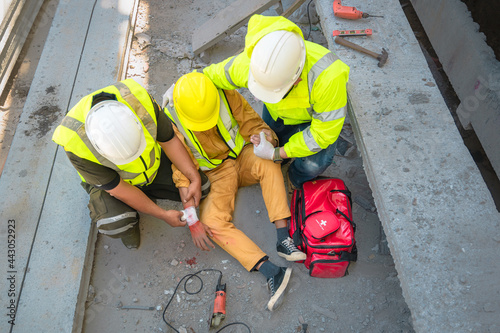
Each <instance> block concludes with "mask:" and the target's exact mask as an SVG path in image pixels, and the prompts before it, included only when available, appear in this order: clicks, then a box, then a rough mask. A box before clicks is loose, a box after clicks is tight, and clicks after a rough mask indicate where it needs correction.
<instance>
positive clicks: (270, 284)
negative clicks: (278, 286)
mask: <svg viewBox="0 0 500 333" xmlns="http://www.w3.org/2000/svg"><path fill="white" fill-rule="evenodd" d="M268 287H269V290H271V296H273V295H274V277H272V278H270V279H269V282H268Z"/></svg>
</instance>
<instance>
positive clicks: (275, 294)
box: [267, 267, 292, 311]
mask: <svg viewBox="0 0 500 333" xmlns="http://www.w3.org/2000/svg"><path fill="white" fill-rule="evenodd" d="M290 275H292V268H291V267H288V268H287V267H280V271H279V273H278V274H276V275H275V276H273V277H272V278H270V279H268V280H267V287H268V288H269V291H270V292H271V299H270V300H269V302H267V308H268V309H269V311H275V310H276V309H278V308H279V307H280V305H281V304H282V303H283V298H284V296H285V289H286V286H287V285H288V282H289V281H290Z"/></svg>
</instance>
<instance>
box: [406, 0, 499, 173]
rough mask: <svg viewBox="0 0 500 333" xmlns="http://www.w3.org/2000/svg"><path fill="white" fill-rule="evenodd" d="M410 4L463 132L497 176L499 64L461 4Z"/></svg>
mask: <svg viewBox="0 0 500 333" xmlns="http://www.w3.org/2000/svg"><path fill="white" fill-rule="evenodd" d="M412 4H413V7H414V8H415V11H416V12H417V14H418V16H419V18H420V22H421V23H422V25H423V27H424V29H425V32H426V34H427V36H428V37H429V40H430V42H431V43H432V46H433V48H434V50H435V51H436V54H437V55H438V56H439V61H440V62H441V64H442V65H443V69H444V70H445V72H446V75H447V76H448V78H449V80H450V82H451V84H452V85H453V88H454V89H455V92H456V93H457V95H458V97H459V98H460V101H461V103H460V105H459V107H458V109H457V115H458V117H459V119H460V122H461V123H462V125H463V127H464V128H466V129H470V128H471V126H472V128H474V131H475V133H476V135H477V136H478V138H479V140H480V141H481V145H482V146H483V148H484V151H485V152H486V154H487V155H488V158H489V160H490V162H491V165H492V166H493V168H494V169H495V172H496V174H497V176H498V177H500V150H499V149H498V142H500V131H499V130H498V129H499V128H500V62H499V61H498V60H497V59H496V58H495V54H494V52H493V50H492V49H491V47H490V46H488V44H486V39H485V37H484V34H483V33H481V32H479V29H478V25H477V23H475V22H474V21H473V20H472V17H471V14H470V12H469V11H468V9H467V6H466V5H465V3H463V2H461V1H451V0H439V1H429V0H420V1H415V0H412ZM436 8H439V10H436Z"/></svg>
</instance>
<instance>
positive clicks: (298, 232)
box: [289, 178, 357, 278]
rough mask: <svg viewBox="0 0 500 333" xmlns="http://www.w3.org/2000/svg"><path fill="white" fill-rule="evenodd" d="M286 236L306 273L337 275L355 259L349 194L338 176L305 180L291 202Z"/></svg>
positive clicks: (319, 275) (346, 271) (335, 276)
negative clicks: (299, 254)
mask: <svg viewBox="0 0 500 333" xmlns="http://www.w3.org/2000/svg"><path fill="white" fill-rule="evenodd" d="M291 212H292V218H291V221H290V229H289V232H290V237H292V238H293V240H294V242H295V245H296V246H297V247H298V248H299V250H301V251H302V252H304V253H305V254H306V255H307V257H306V260H305V261H304V265H305V266H306V268H308V269H309V275H311V276H314V277H320V278H337V277H342V276H345V275H347V274H348V270H347V269H348V267H349V263H350V262H351V261H356V260H357V249H356V241H355V238H354V232H355V230H356V225H355V224H354V222H353V221H352V203H351V193H350V192H349V190H348V189H347V187H346V186H345V184H344V182H343V181H342V180H341V179H337V178H326V179H316V180H311V181H308V182H305V183H304V185H303V186H302V189H299V190H295V191H294V193H293V196H292V202H291Z"/></svg>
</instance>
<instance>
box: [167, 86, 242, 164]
mask: <svg viewBox="0 0 500 333" xmlns="http://www.w3.org/2000/svg"><path fill="white" fill-rule="evenodd" d="M218 91H219V97H220V99H221V103H220V109H219V119H218V120H217V129H218V130H219V133H220V134H221V135H222V138H223V139H224V141H225V143H226V145H227V146H228V147H229V148H230V149H231V151H230V152H229V157H232V158H236V157H237V156H238V155H239V153H240V152H241V150H242V149H243V146H244V145H245V140H243V137H242V136H241V135H240V133H239V125H238V123H237V122H236V120H235V119H234V117H233V114H232V113H231V112H230V107H229V104H228V102H227V100H226V97H225V95H224V92H223V91H222V90H221V89H218ZM167 111H168V112H169V113H170V116H171V118H172V119H173V121H174V123H175V124H177V128H178V129H179V132H181V134H182V135H183V136H184V138H185V139H186V144H187V145H188V147H189V149H190V150H191V152H192V153H193V156H194V157H195V158H196V160H197V161H198V164H199V165H200V169H201V170H202V171H207V170H211V169H215V168H216V167H218V166H219V165H220V164H222V162H224V160H220V159H215V158H214V159H210V158H209V157H208V156H207V154H206V153H205V150H204V149H203V147H202V145H201V143H200V142H199V141H198V139H197V138H196V136H195V135H194V134H193V132H192V131H190V130H187V129H186V128H185V127H184V125H183V124H182V122H181V121H180V119H179V117H178V115H177V112H176V110H175V108H170V107H169V106H167Z"/></svg>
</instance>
